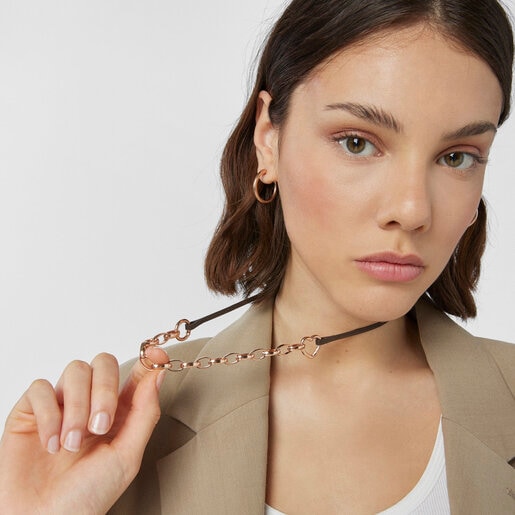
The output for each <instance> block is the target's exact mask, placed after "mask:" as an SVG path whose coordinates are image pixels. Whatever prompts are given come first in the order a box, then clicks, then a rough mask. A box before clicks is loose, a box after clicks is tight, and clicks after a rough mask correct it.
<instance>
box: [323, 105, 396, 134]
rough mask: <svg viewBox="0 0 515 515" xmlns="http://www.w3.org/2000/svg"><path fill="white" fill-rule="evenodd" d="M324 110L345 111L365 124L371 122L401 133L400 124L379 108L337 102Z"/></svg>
mask: <svg viewBox="0 0 515 515" xmlns="http://www.w3.org/2000/svg"><path fill="white" fill-rule="evenodd" d="M325 110H327V111H336V110H340V111H347V112H348V113H350V114H352V115H353V116H356V117H357V118H360V119H362V120H365V121H367V122H371V123H373V124H374V125H378V126H380V127H384V128H386V129H390V130H394V131H395V132H402V124H401V123H400V122H398V121H397V120H396V119H395V117H394V116H393V115H392V114H390V113H387V112H386V111H383V110H382V109H380V108H379V107H375V106H370V105H363V104H355V103H353V102H338V103H336V104H329V105H326V106H325Z"/></svg>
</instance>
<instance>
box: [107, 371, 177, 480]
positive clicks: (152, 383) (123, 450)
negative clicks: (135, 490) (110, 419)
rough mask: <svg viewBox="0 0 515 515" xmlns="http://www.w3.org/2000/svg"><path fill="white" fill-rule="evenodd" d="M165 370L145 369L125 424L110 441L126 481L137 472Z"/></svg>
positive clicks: (157, 410) (156, 412)
mask: <svg viewBox="0 0 515 515" xmlns="http://www.w3.org/2000/svg"><path fill="white" fill-rule="evenodd" d="M143 368H144V367H143ZM138 372H139V371H138ZM165 374H167V372H166V371H165V370H162V371H160V372H150V373H149V372H148V371H147V373H146V374H143V375H142V377H141V379H140V380H139V381H138V382H137V383H135V384H136V387H135V390H134V394H133V396H132V402H131V406H130V409H129V412H128V414H127V417H126V420H125V424H124V425H123V426H122V427H121V429H120V431H119V432H118V434H117V436H116V438H115V439H114V440H113V442H112V445H113V447H114V448H116V450H117V452H118V454H119V456H120V463H123V464H124V465H125V477H126V481H127V482H130V481H132V479H133V478H134V476H135V475H136V474H137V472H138V470H139V467H140V464H141V460H142V457H143V452H144V450H145V447H146V445H147V443H148V440H149V439H150V436H151V434H152V431H153V430H154V427H155V425H156V424H157V422H158V420H159V416H160V413H161V410H160V407H159V388H160V385H161V383H162V381H163V378H164V375H165Z"/></svg>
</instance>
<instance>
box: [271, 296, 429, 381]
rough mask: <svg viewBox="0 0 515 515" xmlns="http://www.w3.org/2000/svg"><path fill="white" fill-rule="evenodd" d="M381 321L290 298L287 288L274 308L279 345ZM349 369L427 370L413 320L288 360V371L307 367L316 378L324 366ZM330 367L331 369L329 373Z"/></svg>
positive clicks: (276, 336) (391, 325) (403, 321)
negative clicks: (311, 356) (313, 355)
mask: <svg viewBox="0 0 515 515" xmlns="http://www.w3.org/2000/svg"><path fill="white" fill-rule="evenodd" d="M377 321H378V320H365V319H360V318H359V317H353V316H350V315H348V314H346V313H344V312H342V311H341V310H339V309H338V308H337V307H333V309H331V307H330V306H328V305H327V304H325V305H324V304H323V303H321V302H318V301H316V300H315V301H310V300H309V299H307V298H302V295H300V296H299V295H289V294H288V292H287V291H285V289H284V288H283V289H282V290H281V292H280V293H279V294H278V296H277V298H276V301H275V304H274V324H273V338H274V345H276V346H277V345H280V344H283V343H296V342H298V341H299V340H300V339H301V338H302V337H304V336H311V335H314V334H316V335H318V336H322V337H324V336H330V335H333V334H339V333H343V332H346V331H351V330H353V329H357V328H358V327H363V326H367V325H369V324H372V323H374V322H377ZM341 363H345V367H344V368H345V370H347V371H349V370H351V369H353V368H355V367H357V369H360V370H361V371H363V370H364V369H368V370H376V371H386V372H391V371H392V370H394V369H398V368H405V367H411V366H420V365H423V366H425V365H426V362H425V356H424V353H423V351H422V349H421V346H420V343H419V339H418V331H417V328H416V324H415V322H414V321H412V320H410V319H409V318H408V317H404V316H403V317H400V318H398V319H396V320H392V321H390V322H388V323H387V324H385V325H383V326H381V327H379V328H376V329H374V330H372V331H368V332H366V333H363V334H359V335H356V336H352V337H350V338H346V339H344V340H337V341H334V342H331V343H328V344H326V345H324V346H322V347H321V348H320V351H319V353H318V355H317V357H316V359H314V360H306V359H305V358H303V357H302V356H298V357H297V358H296V359H293V360H288V366H295V367H304V368H307V369H309V370H310V371H313V373H317V372H316V371H317V370H319V369H320V368H321V367H323V368H324V369H325V371H326V372H327V371H328V370H330V369H331V367H336V369H338V370H339V369H341V367H340V366H339V365H340V364H341ZM327 367H329V369H328V368H327Z"/></svg>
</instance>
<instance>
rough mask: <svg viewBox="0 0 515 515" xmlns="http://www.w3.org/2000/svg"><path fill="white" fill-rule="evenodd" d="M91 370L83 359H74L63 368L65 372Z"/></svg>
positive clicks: (85, 371)
mask: <svg viewBox="0 0 515 515" xmlns="http://www.w3.org/2000/svg"><path fill="white" fill-rule="evenodd" d="M90 371H91V367H90V366H89V363H86V362H85V361H82V360H80V359H76V360H74V361H72V362H71V363H69V364H68V366H67V367H66V369H65V373H70V372H71V373H73V374H77V373H83V374H84V373H89V372H90Z"/></svg>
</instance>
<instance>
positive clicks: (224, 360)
mask: <svg viewBox="0 0 515 515" xmlns="http://www.w3.org/2000/svg"><path fill="white" fill-rule="evenodd" d="M188 324H189V321H188V320H186V319H182V320H179V322H177V324H176V325H175V328H174V329H173V330H171V331H168V332H165V333H159V334H156V335H155V336H154V337H153V338H150V339H148V340H145V341H144V342H143V343H142V344H141V346H140V352H139V359H140V361H141V363H142V364H143V366H144V367H145V368H146V369H148V370H168V371H169V372H182V371H183V370H187V369H189V368H197V369H199V370H204V369H206V368H211V367H212V366H213V365H237V364H238V363H241V362H242V361H261V360H263V359H265V358H273V357H275V356H286V355H287V354H290V353H291V352H294V351H300V352H302V354H303V355H304V356H306V357H307V358H309V359H313V358H315V357H316V355H317V354H318V351H319V350H320V346H319V345H318V344H317V340H318V339H319V338H320V337H319V336H317V335H313V336H304V337H303V338H301V340H300V342H299V343H294V344H290V345H288V344H282V345H279V346H278V347H275V348H272V349H261V348H260V349H255V350H253V351H252V352H247V353H241V354H240V353H238V352H229V353H228V354H226V355H225V356H220V357H216V358H210V357H207V356H203V357H201V358H198V359H196V360H195V361H183V360H180V359H171V360H170V361H168V362H167V363H154V362H153V361H152V360H151V359H150V358H149V357H148V356H147V350H148V349H149V348H152V347H159V346H161V345H164V344H165V343H167V342H168V341H170V340H177V341H180V342H183V341H185V340H187V339H188V338H189V336H190V334H191V331H190V330H189V329H187V327H188ZM181 326H184V334H183V335H181V331H180V329H181Z"/></svg>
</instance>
